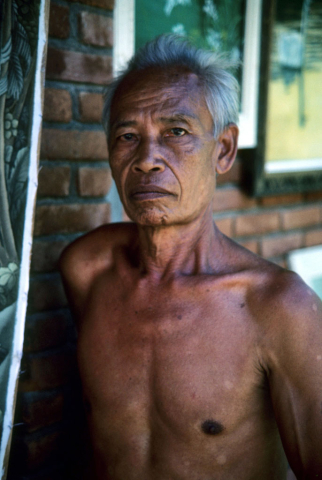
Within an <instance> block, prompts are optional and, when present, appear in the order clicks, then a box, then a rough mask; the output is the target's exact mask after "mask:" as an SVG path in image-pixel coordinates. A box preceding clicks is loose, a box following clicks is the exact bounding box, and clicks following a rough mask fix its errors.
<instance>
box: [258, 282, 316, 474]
mask: <svg viewBox="0 0 322 480" xmlns="http://www.w3.org/2000/svg"><path fill="white" fill-rule="evenodd" d="M289 276H290V279H291V281H290V282H289V284H288V285H287V286H286V287H285V286H282V288H281V292H280V293H278V294H277V295H276V296H275V303H274V304H272V301H271V300H270V301H269V302H268V303H269V305H270V307H271V316H272V321H269V322H268V325H269V326H268V327H267V330H266V332H265V334H264V338H265V339H264V349H263V351H264V365H265V368H266V371H267V375H268V380H269V385H270V394H271V399H272V403H273V408H274V413H275V417H276V421H277V424H278V427H279V431H280V435H281V439H282V442H283V446H284V449H285V452H286V455H287V458H288V461H289V463H290V465H291V467H292V469H293V470H294V472H295V474H296V475H297V478H298V479H302V478H303V479H304V478H305V479H311V478H316V476H317V475H319V477H320V476H321V478H322V303H321V301H320V299H319V298H318V297H317V296H316V295H315V294H314V293H313V292H312V291H311V290H310V289H309V288H308V287H307V286H306V285H305V284H304V283H303V282H302V281H301V280H300V279H299V278H298V277H295V276H294V275H293V274H289ZM268 314H269V312H268Z"/></svg>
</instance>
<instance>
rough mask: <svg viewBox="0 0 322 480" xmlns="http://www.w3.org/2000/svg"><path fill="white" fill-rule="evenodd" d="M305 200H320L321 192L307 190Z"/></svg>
mask: <svg viewBox="0 0 322 480" xmlns="http://www.w3.org/2000/svg"><path fill="white" fill-rule="evenodd" d="M306 200H307V201H309V202H320V201H321V200H322V192H321V191H319V192H308V193H307V194H306Z"/></svg>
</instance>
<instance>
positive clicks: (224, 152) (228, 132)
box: [216, 123, 239, 174]
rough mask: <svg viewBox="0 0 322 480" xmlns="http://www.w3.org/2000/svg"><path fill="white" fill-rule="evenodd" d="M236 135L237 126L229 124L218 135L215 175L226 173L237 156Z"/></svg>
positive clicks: (237, 131)
mask: <svg viewBox="0 0 322 480" xmlns="http://www.w3.org/2000/svg"><path fill="white" fill-rule="evenodd" d="M238 134H239V130H238V127H237V125H235V124H234V123H230V124H229V125H228V126H227V127H226V128H225V130H224V131H223V132H222V133H221V134H220V135H219V137H218V139H217V145H218V148H219V153H218V157H217V164H216V172H217V173H219V174H221V173H226V172H228V170H229V169H230V168H231V167H232V164H233V163H234V160H235V157H236V154H237V144H238ZM217 152H218V150H217Z"/></svg>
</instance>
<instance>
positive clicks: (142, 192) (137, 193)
mask: <svg viewBox="0 0 322 480" xmlns="http://www.w3.org/2000/svg"><path fill="white" fill-rule="evenodd" d="M170 195H172V196H173V195H174V194H173V193H171V192H169V191H168V190H166V189H165V188H162V187H158V186H157V185H138V186H135V187H133V188H132V189H131V190H130V197H131V198H132V199H133V200H153V199H155V198H160V197H165V196H170Z"/></svg>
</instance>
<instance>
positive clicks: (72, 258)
mask: <svg viewBox="0 0 322 480" xmlns="http://www.w3.org/2000/svg"><path fill="white" fill-rule="evenodd" d="M80 248H81V246H79V245H77V244H75V245H74V244H71V245H69V246H68V247H67V249H65V250H64V252H63V253H62V255H61V257H60V261H59V268H60V272H61V276H62V280H63V285H64V289H65V292H66V296H67V299H68V303H69V305H70V307H71V310H72V313H73V314H74V317H75V319H76V320H79V319H80V318H81V315H82V312H83V310H84V304H85V302H86V296H87V293H88V291H89V284H88V281H86V277H85V275H84V274H83V270H84V269H83V262H82V255H81V251H80Z"/></svg>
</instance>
